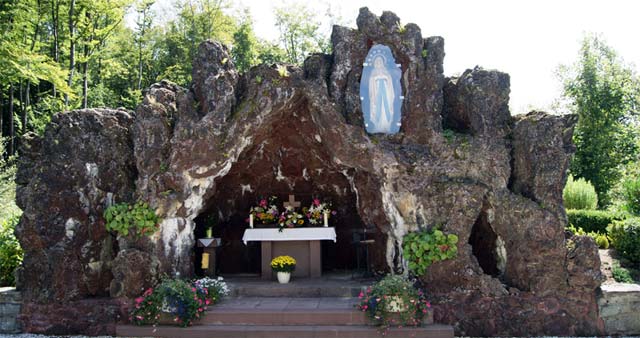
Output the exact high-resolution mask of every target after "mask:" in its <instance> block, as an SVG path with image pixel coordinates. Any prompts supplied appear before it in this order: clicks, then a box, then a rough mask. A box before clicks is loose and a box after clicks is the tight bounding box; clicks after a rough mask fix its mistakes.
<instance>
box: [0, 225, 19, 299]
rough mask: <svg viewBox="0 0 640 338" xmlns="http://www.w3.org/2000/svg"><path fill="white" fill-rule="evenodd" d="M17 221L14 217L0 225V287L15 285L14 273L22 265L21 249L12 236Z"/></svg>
mask: <svg viewBox="0 0 640 338" xmlns="http://www.w3.org/2000/svg"><path fill="white" fill-rule="evenodd" d="M18 219H19V217H18V216H14V217H11V218H7V219H5V220H4V221H3V222H2V223H1V224H0V286H13V285H15V282H16V281H15V276H14V271H15V270H16V268H17V267H18V266H20V263H22V248H21V247H20V243H19V242H18V239H17V238H16V236H15V235H14V234H13V231H14V229H15V227H16V224H18Z"/></svg>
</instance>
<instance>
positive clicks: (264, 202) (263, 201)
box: [260, 199, 267, 208]
mask: <svg viewBox="0 0 640 338" xmlns="http://www.w3.org/2000/svg"><path fill="white" fill-rule="evenodd" d="M260 206H261V207H263V208H264V207H266V206H267V200H265V199H262V200H260Z"/></svg>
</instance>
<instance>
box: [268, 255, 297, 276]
mask: <svg viewBox="0 0 640 338" xmlns="http://www.w3.org/2000/svg"><path fill="white" fill-rule="evenodd" d="M271 269H273V271H275V272H291V271H293V270H295V269H296V260H295V258H293V257H291V256H278V257H276V258H274V259H273V260H272V261H271Z"/></svg>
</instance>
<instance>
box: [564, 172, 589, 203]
mask: <svg viewBox="0 0 640 338" xmlns="http://www.w3.org/2000/svg"><path fill="white" fill-rule="evenodd" d="M562 199H563V201H564V207H565V208H567V209H579V210H585V209H586V210H593V209H595V208H596V207H597V206H598V194H596V189H595V188H594V187H593V184H591V183H590V182H589V181H586V180H585V179H584V178H579V179H577V180H574V179H573V176H572V175H569V178H568V179H567V184H566V185H565V186H564V190H562Z"/></svg>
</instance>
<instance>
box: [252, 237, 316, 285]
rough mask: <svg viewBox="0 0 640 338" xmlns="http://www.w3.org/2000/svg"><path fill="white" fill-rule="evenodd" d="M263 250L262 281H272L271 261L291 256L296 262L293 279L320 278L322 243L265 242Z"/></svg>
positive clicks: (262, 245) (262, 246) (262, 243)
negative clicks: (278, 257) (279, 257)
mask: <svg viewBox="0 0 640 338" xmlns="http://www.w3.org/2000/svg"><path fill="white" fill-rule="evenodd" d="M260 245H261V250H262V279H266V280H271V279H273V278H274V273H273V272H272V270H271V260H272V259H273V258H275V257H277V256H284V255H287V256H291V257H293V258H295V260H296V269H295V271H293V273H292V276H293V277H303V278H308V277H320V276H321V274H322V270H321V269H322V261H321V252H320V241H263V242H260Z"/></svg>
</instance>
